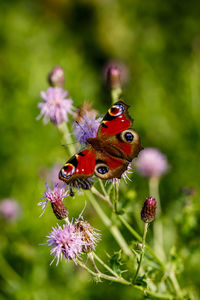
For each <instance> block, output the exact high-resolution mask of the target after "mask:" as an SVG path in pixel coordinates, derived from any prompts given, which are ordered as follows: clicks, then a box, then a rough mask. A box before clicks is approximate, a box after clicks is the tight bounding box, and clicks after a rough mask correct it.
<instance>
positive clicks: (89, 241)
mask: <svg viewBox="0 0 200 300" xmlns="http://www.w3.org/2000/svg"><path fill="white" fill-rule="evenodd" d="M75 231H76V232H80V233H81V234H82V241H83V242H84V244H83V246H82V251H83V252H84V253H88V252H90V251H92V250H94V248H95V246H96V243H97V241H98V240H99V236H100V234H99V233H97V232H96V231H95V229H94V228H93V227H92V226H91V225H90V224H89V223H88V222H86V221H79V220H78V221H76V222H75Z"/></svg>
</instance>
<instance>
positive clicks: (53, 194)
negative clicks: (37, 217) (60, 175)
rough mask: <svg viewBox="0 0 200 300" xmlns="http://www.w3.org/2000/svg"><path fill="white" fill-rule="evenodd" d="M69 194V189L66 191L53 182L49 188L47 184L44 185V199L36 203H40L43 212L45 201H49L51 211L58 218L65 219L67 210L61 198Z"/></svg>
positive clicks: (45, 205)
mask: <svg viewBox="0 0 200 300" xmlns="http://www.w3.org/2000/svg"><path fill="white" fill-rule="evenodd" d="M68 196H69V191H66V190H65V189H64V187H62V188H61V187H59V185H58V183H56V184H54V186H53V189H51V188H50V187H49V186H48V185H46V190H45V193H44V197H43V198H42V199H45V200H43V201H41V202H39V203H38V205H41V206H42V207H41V209H42V214H41V215H43V213H44V211H45V209H46V207H47V203H48V202H50V203H51V206H52V209H53V212H54V214H55V216H56V217H57V218H58V219H65V218H66V217H67V215H68V211H67V209H66V207H65V206H64V204H63V202H62V201H63V199H64V198H66V197H68Z"/></svg>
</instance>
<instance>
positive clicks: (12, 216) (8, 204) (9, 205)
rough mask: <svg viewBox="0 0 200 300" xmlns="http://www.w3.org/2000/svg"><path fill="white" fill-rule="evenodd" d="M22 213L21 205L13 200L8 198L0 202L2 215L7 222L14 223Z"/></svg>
mask: <svg viewBox="0 0 200 300" xmlns="http://www.w3.org/2000/svg"><path fill="white" fill-rule="evenodd" d="M19 213H20V207H19V203H18V202H17V201H16V200H14V199H11V198H6V199H3V200H1V202H0V215H1V217H2V218H4V219H5V220H7V221H14V220H16V219H17V217H18V216H19Z"/></svg>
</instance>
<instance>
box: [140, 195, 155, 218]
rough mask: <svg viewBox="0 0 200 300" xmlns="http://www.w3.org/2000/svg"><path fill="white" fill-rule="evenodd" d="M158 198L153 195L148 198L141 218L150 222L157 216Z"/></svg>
mask: <svg viewBox="0 0 200 300" xmlns="http://www.w3.org/2000/svg"><path fill="white" fill-rule="evenodd" d="M156 204H157V202H156V200H155V199H154V198H152V197H150V198H147V199H146V201H145V202H144V205H143V208H142V210H141V219H142V221H144V222H145V223H150V222H152V221H153V220H154V219H155V216H156Z"/></svg>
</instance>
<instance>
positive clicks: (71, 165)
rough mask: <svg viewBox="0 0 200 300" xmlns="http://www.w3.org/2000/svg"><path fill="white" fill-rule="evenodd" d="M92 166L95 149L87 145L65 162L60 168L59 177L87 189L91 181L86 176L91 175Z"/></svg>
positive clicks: (70, 183) (92, 171)
mask: <svg viewBox="0 0 200 300" xmlns="http://www.w3.org/2000/svg"><path fill="white" fill-rule="evenodd" d="M94 168H95V151H94V149H93V148H92V147H91V146H88V147H87V148H85V149H84V150H83V151H81V152H79V153H77V154H75V155H74V156H72V158H70V159H69V160H68V161H67V162H66V163H65V165H64V166H63V167H62V169H61V170H60V173H59V178H60V179H61V180H63V181H65V182H66V183H67V184H69V185H70V186H74V187H81V188H83V189H89V188H90V187H91V184H92V183H91V181H90V180H88V178H89V177H91V176H92V175H93V173H94Z"/></svg>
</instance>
